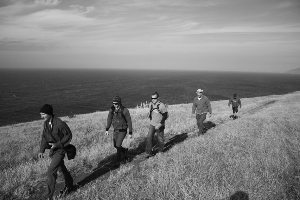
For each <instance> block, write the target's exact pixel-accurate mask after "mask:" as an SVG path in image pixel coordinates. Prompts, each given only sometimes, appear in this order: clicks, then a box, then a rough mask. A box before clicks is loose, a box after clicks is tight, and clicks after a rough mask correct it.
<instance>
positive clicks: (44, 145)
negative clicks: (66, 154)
mask: <svg viewBox="0 0 300 200" xmlns="http://www.w3.org/2000/svg"><path fill="white" fill-rule="evenodd" d="M50 120H51V125H50V124H49V120H47V121H45V122H44V129H43V133H42V140H41V144H40V153H44V152H45V149H50V148H51V146H50V145H49V143H54V144H55V146H56V148H55V149H53V151H55V150H58V149H63V148H64V147H65V146H66V145H67V144H69V143H70V141H71V139H72V132H71V130H70V128H69V126H68V125H67V124H66V123H65V122H64V121H62V120H61V119H59V118H57V117H52V118H51V119H50Z"/></svg>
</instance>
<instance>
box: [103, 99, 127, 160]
mask: <svg viewBox="0 0 300 200" xmlns="http://www.w3.org/2000/svg"><path fill="white" fill-rule="evenodd" d="M112 103H113V105H112V107H111V108H110V110H109V112H108V116H107V125H106V131H105V134H106V135H108V134H109V133H108V130H109V128H110V126H111V125H112V126H113V128H114V133H113V144H114V147H115V148H116V149H117V159H118V162H120V163H122V164H125V163H126V162H127V161H130V160H129V157H128V149H127V148H124V147H122V143H123V140H124V138H125V136H126V134H127V131H128V133H129V137H130V138H132V122H131V116H130V113H129V110H128V109H127V108H126V107H124V106H123V105H122V102H121V98H120V97H119V96H115V97H113V100H112Z"/></svg>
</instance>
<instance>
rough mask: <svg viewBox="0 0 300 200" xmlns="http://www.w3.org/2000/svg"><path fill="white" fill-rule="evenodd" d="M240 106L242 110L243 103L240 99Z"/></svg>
mask: <svg viewBox="0 0 300 200" xmlns="http://www.w3.org/2000/svg"><path fill="white" fill-rule="evenodd" d="M239 105H240V108H242V102H241V100H240V99H239Z"/></svg>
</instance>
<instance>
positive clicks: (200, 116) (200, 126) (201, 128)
mask: <svg viewBox="0 0 300 200" xmlns="http://www.w3.org/2000/svg"><path fill="white" fill-rule="evenodd" d="M196 119H197V126H198V129H199V132H198V135H200V134H204V128H205V127H204V124H203V122H204V120H205V119H206V113H202V114H197V115H196Z"/></svg>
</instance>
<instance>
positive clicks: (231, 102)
mask: <svg viewBox="0 0 300 200" xmlns="http://www.w3.org/2000/svg"><path fill="white" fill-rule="evenodd" d="M230 105H232V113H233V114H232V115H231V116H230V117H232V119H236V118H237V112H238V111H239V110H238V107H239V106H240V108H242V103H241V100H240V99H239V98H238V97H237V94H236V93H234V94H233V98H230V99H229V102H228V106H229V107H230Z"/></svg>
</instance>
